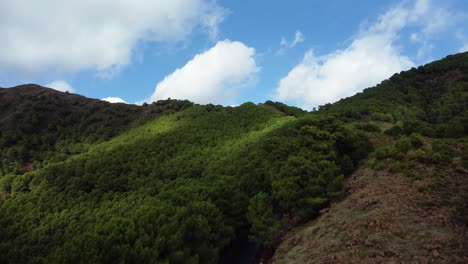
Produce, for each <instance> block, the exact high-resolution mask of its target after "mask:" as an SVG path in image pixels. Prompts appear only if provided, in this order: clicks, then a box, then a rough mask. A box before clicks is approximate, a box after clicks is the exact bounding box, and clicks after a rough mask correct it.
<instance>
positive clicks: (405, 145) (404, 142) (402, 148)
mask: <svg viewBox="0 0 468 264" xmlns="http://www.w3.org/2000/svg"><path fill="white" fill-rule="evenodd" d="M395 147H396V149H397V150H398V151H399V152H401V153H407V152H408V151H409V150H410V149H411V142H410V140H409V139H408V138H407V137H402V138H400V139H399V140H398V141H397V142H395Z"/></svg>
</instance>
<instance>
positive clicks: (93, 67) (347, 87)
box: [0, 0, 468, 110]
mask: <svg viewBox="0 0 468 264" xmlns="http://www.w3.org/2000/svg"><path fill="white" fill-rule="evenodd" d="M467 25H468V1H466V0H444V1H435V0H432V1H431V0H413V1H410V0H407V1H405V0H403V1H402V0H388V1H374V0H359V1H352V0H340V1H338V0H327V1H310V0H294V1H291V0H289V1H286V0H275V1H271V0H250V1H247V0H236V1H232V0H218V1H215V0H171V1H166V0H153V1H148V0H100V1H93V0H70V1H62V0H41V1H35V0H15V1H10V0H0V36H1V37H0V43H1V45H0V87H12V86H16V85H20V84H24V83H36V84H40V85H43V86H47V87H51V88H54V89H56V90H59V91H69V92H72V93H77V94H81V95H84V96H87V97H91V98H98V99H104V100H107V101H110V102H125V103H132V104H141V103H143V102H148V103H151V102H153V101H156V100H160V99H166V98H172V99H188V100H191V101H194V102H196V103H200V104H207V103H213V104H222V105H239V104H242V103H244V102H247V101H250V102H254V103H261V102H264V101H266V100H274V101H281V102H285V103H287V104H290V105H295V106H299V107H302V108H304V109H309V110H310V109H312V108H314V107H317V106H319V105H323V104H325V103H331V102H335V101H337V100H340V99H341V98H344V97H348V96H351V95H353V94H355V93H357V92H360V91H362V90H363V89H365V88H367V87H371V86H374V85H376V84H378V83H380V82H381V81H383V80H384V79H387V78H389V77H391V76H392V75H393V74H394V73H398V72H401V71H403V70H408V69H410V68H412V67H417V66H419V65H423V64H425V63H428V62H430V61H433V60H437V59H441V58H444V57H445V56H447V55H450V54H455V53H458V52H464V51H468V27H467Z"/></svg>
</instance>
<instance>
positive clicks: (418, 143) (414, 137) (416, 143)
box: [409, 133, 424, 148]
mask: <svg viewBox="0 0 468 264" xmlns="http://www.w3.org/2000/svg"><path fill="white" fill-rule="evenodd" d="M409 140H410V142H411V145H413V147H415V148H420V147H422V146H424V139H423V137H422V136H421V135H420V134H419V133H413V134H411V136H410V137H409Z"/></svg>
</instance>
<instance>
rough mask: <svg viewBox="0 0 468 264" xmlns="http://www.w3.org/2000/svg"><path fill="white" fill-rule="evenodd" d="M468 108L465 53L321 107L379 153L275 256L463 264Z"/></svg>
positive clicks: (467, 220) (281, 259) (283, 259)
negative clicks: (354, 129)
mask: <svg viewBox="0 0 468 264" xmlns="http://www.w3.org/2000/svg"><path fill="white" fill-rule="evenodd" d="M467 108H468V53H462V54H457V55H453V56H448V57H447V58H445V59H443V60H440V61H436V62H432V63H430V64H428V65H425V66H422V67H419V68H418V69H412V70H410V71H407V72H402V73H400V74H395V75H394V76H393V77H392V78H390V79H389V80H386V81H384V82H382V83H381V84H380V85H377V86H376V87H373V88H369V89H366V90H364V91H363V92H362V93H359V94H357V95H355V96H352V97H350V98H346V99H343V100H341V101H339V102H337V103H335V104H329V105H325V106H324V107H321V108H320V110H319V112H320V113H328V114H329V113H333V114H335V115H336V116H337V118H339V119H341V120H344V122H346V123H348V124H351V125H353V126H355V127H357V128H359V129H362V130H364V131H368V136H369V138H371V140H372V142H373V143H374V145H375V146H376V149H375V151H374V152H373V153H372V154H371V155H370V156H369V158H368V159H367V160H366V161H365V162H363V163H362V164H360V166H359V169H358V170H357V171H355V172H354V173H353V174H352V175H351V176H350V177H349V178H348V180H347V182H346V187H345V190H346V191H345V193H346V194H345V198H344V199H342V200H336V201H335V202H334V203H333V204H332V206H331V207H330V208H329V209H326V210H323V211H321V214H320V216H319V217H318V218H317V219H314V220H312V221H310V222H309V223H306V224H304V225H301V226H299V227H298V228H296V229H293V230H291V231H290V232H289V233H288V234H287V235H286V236H284V237H283V239H282V241H281V243H280V244H279V245H278V248H277V250H276V252H275V255H274V257H273V258H272V261H271V262H272V263H467V262H468V253H467V252H468V244H467V241H468V233H467V226H468V179H467V175H468V151H467V143H468V137H467V134H468V129H467V126H468V118H467V117H468V111H467ZM382 132H383V133H382ZM421 134H422V135H425V136H422V135H421Z"/></svg>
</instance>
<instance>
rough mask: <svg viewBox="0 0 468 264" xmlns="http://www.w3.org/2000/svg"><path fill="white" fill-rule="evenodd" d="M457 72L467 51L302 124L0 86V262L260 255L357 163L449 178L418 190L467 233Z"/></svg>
mask: <svg viewBox="0 0 468 264" xmlns="http://www.w3.org/2000/svg"><path fill="white" fill-rule="evenodd" d="M467 76H468V53H463V54H458V55H454V56H449V57H448V58H446V59H444V60H441V61H438V62H434V63H431V64H428V65H426V66H424V67H420V68H418V69H413V70H410V71H408V72H403V73H400V74H397V75H395V76H393V77H392V78H390V79H389V80H387V81H384V82H383V83H382V84H380V85H378V86H377V87H374V88H369V89H366V90H365V91H364V92H363V93H360V94H357V95H356V96H353V97H350V98H347V99H343V100H341V101H340V102H337V103H336V104H329V105H325V106H322V107H320V109H319V110H318V111H313V112H306V111H304V110H302V109H299V108H296V107H289V106H287V105H285V104H282V103H279V102H272V101H267V102H266V103H265V104H259V105H255V104H252V103H244V104H242V105H240V106H238V107H222V106H215V105H195V104H193V103H191V102H188V101H176V100H166V101H159V102H156V103H153V104H151V105H145V106H132V105H125V104H110V103H106V102H102V101H99V100H92V99H87V98H84V97H81V96H78V95H73V94H65V93H60V92H56V91H52V90H50V89H46V88H42V87H36V86H31V85H28V86H22V87H16V88H8V89H0V108H1V109H0V110H1V111H0V120H1V123H0V136H1V137H0V154H2V164H3V166H2V174H1V178H0V262H1V263H3V262H5V263H45V262H50V263H82V262H86V263H216V262H218V261H225V262H227V261H229V259H228V258H229V256H230V255H231V254H232V250H233V248H234V247H237V246H238V244H239V243H247V242H248V240H249V239H250V240H251V241H256V243H258V244H259V245H262V247H263V249H264V251H263V252H260V253H259V255H262V253H264V254H263V256H266V257H268V253H271V252H272V249H275V248H276V247H277V246H278V243H279V242H280V241H281V240H282V236H283V235H285V234H286V236H285V237H288V233H287V232H288V231H289V230H291V228H293V227H295V226H298V225H300V224H303V223H306V222H308V221H309V220H311V219H315V218H316V217H317V216H319V215H320V210H322V209H324V208H325V207H328V206H329V205H330V204H331V203H336V202H338V201H346V199H347V198H346V197H347V196H346V194H347V192H346V190H347V189H346V188H345V183H346V181H347V180H346V179H347V178H348V177H349V176H350V175H353V173H354V175H358V174H359V173H360V172H361V171H362V170H363V169H365V168H369V167H371V168H372V170H375V171H376V174H375V175H376V176H378V175H380V174H385V175H390V176H389V177H391V175H392V173H394V174H398V175H400V176H401V175H404V177H408V179H413V178H414V179H418V177H423V176H421V175H420V174H421V170H420V169H418V168H420V167H421V166H426V167H427V166H429V167H430V168H434V171H437V172H438V174H436V173H434V175H436V176H437V175H439V174H440V173H439V172H440V171H449V169H450V171H451V172H453V173H451V174H449V175H447V176H446V177H445V178H444V177H441V178H436V180H437V181H438V182H437V183H436V184H433V185H428V186H429V187H428V186H426V185H424V186H422V187H424V188H423V189H421V190H422V191H427V192H429V193H430V194H431V195H434V196H431V197H432V198H431V199H434V200H435V199H439V198H440V197H445V198H443V199H442V198H440V199H439V200H440V201H441V202H443V203H444V206H447V207H448V208H451V210H452V209H453V214H454V215H453V217H454V218H453V219H455V218H456V217H458V218H456V219H457V220H454V221H457V222H456V224H457V226H459V227H463V226H465V227H466V223H465V222H464V221H466V218H464V217H465V216H464V214H465V212H467V211H466V208H468V206H467V203H466V199H464V198H465V197H468V196H466V195H467V193H468V192H467V190H468V188H465V187H466V184H465V183H466V182H467V181H466V171H467V170H468V168H466V164H467V163H466V162H467V160H468V157H467V155H466V148H465V143H466V136H467V123H468V122H467V117H468V111H467V105H468V77H467ZM369 157H370V158H369ZM29 163H31V164H33V166H28V164H29ZM424 164H425V165H424ZM357 169H359V170H357ZM356 171H357V172H356ZM387 172H388V174H387ZM378 178H379V177H376V178H375V179H378ZM366 179H370V181H372V180H373V179H372V178H371V177H368V178H366ZM395 179H397V178H395ZM398 179H399V178H398ZM436 180H434V181H436ZM389 182H390V183H391V180H389V181H387V182H386V183H387V184H388V183H389ZM408 182H411V181H408ZM447 186H448V187H447ZM396 190H397V191H398V190H399V189H396ZM360 195H364V196H365V195H366V193H365V192H363V193H360ZM359 197H360V196H359ZM448 197H450V198H448ZM431 201H432V200H431ZM411 206H413V205H411ZM360 210H364V209H362V208H361V209H360ZM342 211H343V210H342ZM340 212H341V211H338V212H336V214H337V216H336V219H338V220H340V219H341V220H343V221H344V220H345V219H349V218H340V217H339V214H340ZM359 212H362V211H356V215H355V216H356V217H357V216H359V215H358V213H359ZM451 212H452V211H451ZM349 215H353V213H350V214H348V215H346V217H351V216H349ZM389 216H390V217H391V215H389ZM451 217H452V216H451ZM351 219H353V218H352V217H351ZM450 219H452V218H450ZM341 220H340V221H341ZM340 221H336V222H333V225H336V226H335V227H336V230H337V232H338V233H337V234H336V236H337V237H340V238H341V237H343V236H341V235H342V234H341V233H339V230H340V228H339V227H340V225H343V226H345V223H344V222H340ZM327 230H328V229H327ZM465 230H466V229H465ZM441 232H442V231H441ZM308 235H310V234H309V233H308ZM420 240H422V238H421V239H420ZM457 241H458V240H457ZM457 241H455V242H453V243H455V244H456V243H459V242H457ZM294 243H296V244H297V243H299V242H298V241H295V242H294ZM337 243H338V242H337ZM339 243H342V241H339ZM343 243H344V242H343ZM296 244H295V245H296ZM325 244H326V243H325ZM340 245H341V244H340ZM456 245H457V246H458V244H456ZM331 247H332V246H330V247H329V249H330V248H331ZM280 248H282V250H281V251H280V253H281V252H283V253H284V252H286V253H284V254H285V255H287V252H292V254H296V253H297V252H296V251H288V249H289V248H288V247H285V246H284V244H283V246H281V244H280ZM284 248H286V249H284ZM302 248H304V249H306V248H308V247H307V245H306V244H304V245H303V246H302ZM283 249H284V250H283ZM295 250H297V247H296V248H295ZM299 251H301V250H300V249H299ZM301 252H302V251H301ZM323 252H328V251H327V250H326V249H323ZM453 252H455V253H456V254H461V253H460V252H462V251H453ZM327 254H328V253H327ZM330 254H331V253H330ZM305 256H306V255H305ZM281 257H282V256H275V259H282V258H281ZM287 257H289V255H287ZM287 257H286V259H288V258H287ZM289 260H291V259H289ZM328 260H330V259H328ZM328 260H327V261H328Z"/></svg>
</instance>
